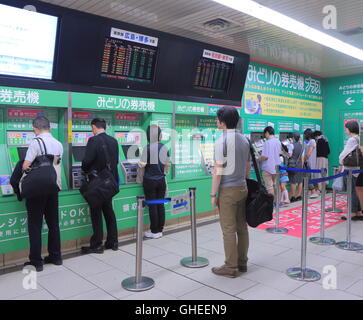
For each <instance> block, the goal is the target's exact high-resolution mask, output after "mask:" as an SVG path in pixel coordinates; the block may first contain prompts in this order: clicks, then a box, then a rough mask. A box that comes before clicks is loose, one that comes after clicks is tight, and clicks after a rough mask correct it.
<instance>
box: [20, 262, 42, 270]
mask: <svg viewBox="0 0 363 320" xmlns="http://www.w3.org/2000/svg"><path fill="white" fill-rule="evenodd" d="M26 266H33V267H34V268H35V270H36V271H37V272H41V271H43V265H42V264H38V265H36V264H34V263H32V262H30V261H28V262H25V263H24V267H26Z"/></svg>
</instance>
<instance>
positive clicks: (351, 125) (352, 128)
mask: <svg viewBox="0 0 363 320" xmlns="http://www.w3.org/2000/svg"><path fill="white" fill-rule="evenodd" d="M345 127H346V128H347V129H348V130H349V132H350V133H355V134H359V125H358V122H357V121H354V120H351V121H348V122H347V123H346V124H345Z"/></svg>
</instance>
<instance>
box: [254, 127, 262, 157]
mask: <svg viewBox="0 0 363 320" xmlns="http://www.w3.org/2000/svg"><path fill="white" fill-rule="evenodd" d="M264 142H265V138H264V136H263V132H251V143H252V145H253V147H254V149H255V152H256V154H257V156H260V155H261V153H262V148H263V144H264Z"/></svg>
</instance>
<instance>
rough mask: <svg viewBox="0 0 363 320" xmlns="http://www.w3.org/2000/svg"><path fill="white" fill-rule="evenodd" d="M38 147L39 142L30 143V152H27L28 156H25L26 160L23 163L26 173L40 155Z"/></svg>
mask: <svg viewBox="0 0 363 320" xmlns="http://www.w3.org/2000/svg"><path fill="white" fill-rule="evenodd" d="M37 146H38V142H36V141H35V140H33V141H32V142H31V143H30V145H29V148H28V150H27V152H26V155H25V160H24V162H23V170H24V171H26V170H27V169H29V167H30V166H31V165H32V163H33V161H34V160H35V158H36V157H37V154H38V149H37Z"/></svg>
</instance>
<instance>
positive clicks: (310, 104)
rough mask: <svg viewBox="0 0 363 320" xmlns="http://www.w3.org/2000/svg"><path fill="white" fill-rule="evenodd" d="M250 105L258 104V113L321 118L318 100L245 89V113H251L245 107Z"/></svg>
mask: <svg viewBox="0 0 363 320" xmlns="http://www.w3.org/2000/svg"><path fill="white" fill-rule="evenodd" d="M251 105H255V106H256V105H258V108H255V110H258V109H261V110H260V111H259V113H258V114H262V115H268V116H281V117H296V118H309V119H322V115H323V111H322V109H323V104H322V103H321V102H318V101H313V100H302V99H295V98H290V97H285V96H277V95H272V94H263V93H257V92H251V91H245V99H244V108H245V111H246V113H251V108H249V109H247V108H248V106H251ZM256 114H257V113H256Z"/></svg>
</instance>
